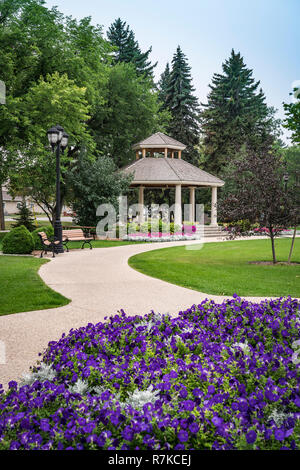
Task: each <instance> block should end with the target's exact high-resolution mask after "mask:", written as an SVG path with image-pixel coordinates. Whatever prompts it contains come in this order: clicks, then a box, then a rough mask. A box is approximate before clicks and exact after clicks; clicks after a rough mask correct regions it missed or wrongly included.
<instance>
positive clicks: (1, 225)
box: [0, 185, 5, 230]
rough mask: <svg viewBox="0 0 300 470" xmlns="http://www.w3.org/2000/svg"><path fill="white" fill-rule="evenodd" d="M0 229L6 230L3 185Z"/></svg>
mask: <svg viewBox="0 0 300 470" xmlns="http://www.w3.org/2000/svg"><path fill="white" fill-rule="evenodd" d="M0 230H5V219H4V208H3V193H2V185H1V186H0Z"/></svg>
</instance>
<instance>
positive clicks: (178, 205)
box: [174, 184, 182, 225]
mask: <svg viewBox="0 0 300 470" xmlns="http://www.w3.org/2000/svg"><path fill="white" fill-rule="evenodd" d="M174 212H175V214H174V222H175V224H176V225H181V224H182V214H181V184H176V186H175V211H174Z"/></svg>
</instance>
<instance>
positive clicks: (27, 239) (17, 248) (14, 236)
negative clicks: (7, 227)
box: [2, 225, 34, 255]
mask: <svg viewBox="0 0 300 470" xmlns="http://www.w3.org/2000/svg"><path fill="white" fill-rule="evenodd" d="M33 249H34V243H33V238H32V235H31V233H30V232H29V231H28V230H27V228H26V227H24V225H21V226H20V227H16V228H13V229H12V230H11V231H10V232H9V233H8V234H7V235H6V236H5V237H4V238H3V242H2V251H3V253H5V254H19V255H27V254H30V253H31V252H32V250H33Z"/></svg>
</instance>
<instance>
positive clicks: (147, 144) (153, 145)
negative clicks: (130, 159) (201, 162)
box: [132, 132, 186, 160]
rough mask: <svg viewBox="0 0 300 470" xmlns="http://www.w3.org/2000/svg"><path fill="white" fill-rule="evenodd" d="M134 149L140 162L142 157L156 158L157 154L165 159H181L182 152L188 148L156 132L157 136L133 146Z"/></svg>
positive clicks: (154, 135)
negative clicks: (176, 157)
mask: <svg viewBox="0 0 300 470" xmlns="http://www.w3.org/2000/svg"><path fill="white" fill-rule="evenodd" d="M132 148H133V150H135V155H136V159H137V160H138V159H139V158H140V156H141V157H142V158H145V157H154V155H155V154H163V156H164V157H165V158H168V157H171V158H174V156H178V158H181V152H182V151H183V150H184V149H185V148H186V146H185V145H183V144H182V143H181V142H178V140H175V139H173V138H172V137H169V136H168V135H165V134H163V133H162V132H156V134H153V135H151V136H150V137H148V138H147V139H144V140H142V141H141V142H138V143H137V144H135V145H133V147H132Z"/></svg>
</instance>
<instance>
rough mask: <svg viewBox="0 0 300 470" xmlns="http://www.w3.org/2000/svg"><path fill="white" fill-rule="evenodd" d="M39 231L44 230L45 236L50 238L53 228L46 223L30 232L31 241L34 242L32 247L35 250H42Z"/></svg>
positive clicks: (52, 235) (52, 234)
mask: <svg viewBox="0 0 300 470" xmlns="http://www.w3.org/2000/svg"><path fill="white" fill-rule="evenodd" d="M39 232H45V233H46V235H47V237H48V238H50V239H51V238H53V237H54V229H53V227H52V225H47V226H45V227H39V228H37V229H35V230H34V231H33V232H32V238H33V243H34V249H35V250H42V249H43V246H42V242H41V238H40V236H39Z"/></svg>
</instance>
